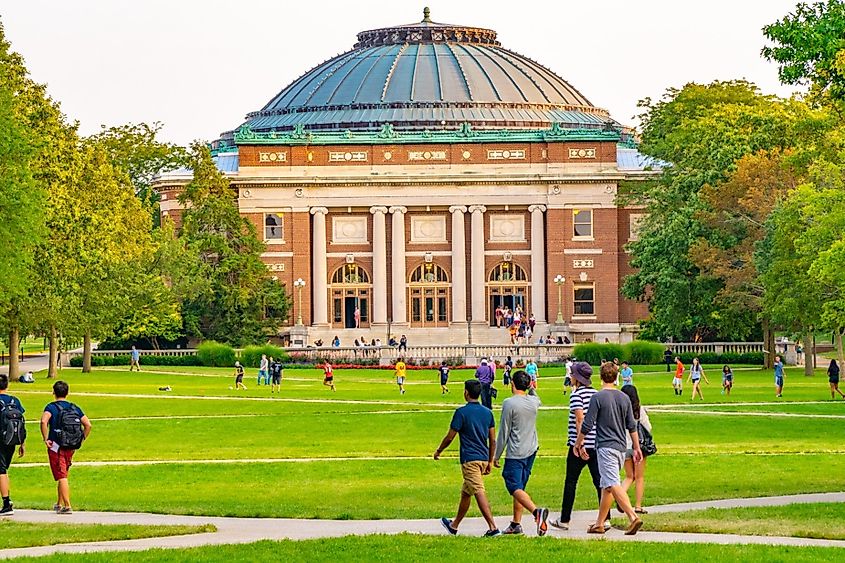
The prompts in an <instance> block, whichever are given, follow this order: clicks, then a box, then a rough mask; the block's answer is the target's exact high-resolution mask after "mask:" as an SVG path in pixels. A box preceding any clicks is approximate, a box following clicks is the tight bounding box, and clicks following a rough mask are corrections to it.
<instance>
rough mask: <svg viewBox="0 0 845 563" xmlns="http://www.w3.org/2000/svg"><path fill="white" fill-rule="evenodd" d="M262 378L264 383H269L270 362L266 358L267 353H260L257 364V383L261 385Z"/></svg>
mask: <svg viewBox="0 0 845 563" xmlns="http://www.w3.org/2000/svg"><path fill="white" fill-rule="evenodd" d="M262 379H263V380H264V385H270V362H269V360H267V354H261V362H260V363H259V364H258V385H261V380H262Z"/></svg>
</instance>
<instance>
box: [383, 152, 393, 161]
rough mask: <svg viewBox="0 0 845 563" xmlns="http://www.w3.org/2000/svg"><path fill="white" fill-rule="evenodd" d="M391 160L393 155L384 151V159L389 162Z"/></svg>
mask: <svg viewBox="0 0 845 563" xmlns="http://www.w3.org/2000/svg"><path fill="white" fill-rule="evenodd" d="M391 158H393V153H392V152H390V151H384V159H385V160H390V159H391Z"/></svg>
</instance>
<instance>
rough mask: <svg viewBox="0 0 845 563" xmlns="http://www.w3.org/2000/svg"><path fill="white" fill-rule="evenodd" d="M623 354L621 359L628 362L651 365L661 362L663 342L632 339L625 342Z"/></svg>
mask: <svg viewBox="0 0 845 563" xmlns="http://www.w3.org/2000/svg"><path fill="white" fill-rule="evenodd" d="M624 348H625V354H624V357H622V358H621V359H622V360H623V361H626V362H628V363H630V364H637V365H653V364H662V363H663V350H664V348H663V344H661V343H659V342H648V341H647V340H634V341H633V342H629V343H627V344H625V346H624Z"/></svg>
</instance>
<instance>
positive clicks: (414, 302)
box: [408, 262, 452, 327]
mask: <svg viewBox="0 0 845 563" xmlns="http://www.w3.org/2000/svg"><path fill="white" fill-rule="evenodd" d="M451 285H452V284H450V283H449V276H448V274H447V273H446V270H444V269H443V268H441V267H440V266H438V265H437V264H433V263H431V262H426V263H425V264H420V265H419V266H417V267H416V268H415V269H414V271H413V272H411V277H410V279H409V283H408V308H409V310H410V311H409V313H410V314H409V316H408V318H409V319H411V326H425V327H439V326H449V290H450V288H451Z"/></svg>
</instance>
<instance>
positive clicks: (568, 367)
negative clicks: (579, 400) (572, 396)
mask: <svg viewBox="0 0 845 563" xmlns="http://www.w3.org/2000/svg"><path fill="white" fill-rule="evenodd" d="M574 363H575V362H573V361H572V358H571V357H568V356H567V358H566V363H565V364H564V366H565V372H564V375H563V394H564V396H565V395H566V391H567V390H569V389H571V388H572V365H573V364H574ZM588 365H589V364H588ZM592 370H593V368H590V372H591V373H592Z"/></svg>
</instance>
